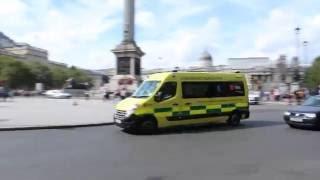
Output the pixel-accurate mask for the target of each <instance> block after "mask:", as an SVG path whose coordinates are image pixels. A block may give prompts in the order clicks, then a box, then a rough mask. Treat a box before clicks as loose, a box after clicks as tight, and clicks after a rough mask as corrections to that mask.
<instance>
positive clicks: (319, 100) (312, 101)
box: [302, 97, 320, 107]
mask: <svg viewBox="0 0 320 180" xmlns="http://www.w3.org/2000/svg"><path fill="white" fill-rule="evenodd" d="M302 105H303V106H317V107H320V97H310V98H308V99H307V100H306V101H305V102H304V103H303V104H302Z"/></svg>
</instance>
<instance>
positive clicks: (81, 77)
mask: <svg viewBox="0 0 320 180" xmlns="http://www.w3.org/2000/svg"><path fill="white" fill-rule="evenodd" d="M68 76H69V78H73V79H74V80H75V81H76V82H77V83H84V82H89V83H90V82H91V81H92V79H91V78H90V77H89V76H88V75H87V74H86V73H85V72H84V71H83V70H80V69H78V68H76V67H74V66H72V67H70V69H69V70H68Z"/></svg>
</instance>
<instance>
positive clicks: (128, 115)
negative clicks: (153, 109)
mask: <svg viewBox="0 0 320 180" xmlns="http://www.w3.org/2000/svg"><path fill="white" fill-rule="evenodd" d="M137 108H138V105H136V104H135V105H133V106H132V107H131V108H129V109H128V110H127V111H126V117H127V118H128V117H130V116H131V115H132V114H134V112H135V111H136V110H137Z"/></svg>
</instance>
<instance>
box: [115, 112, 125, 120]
mask: <svg viewBox="0 0 320 180" xmlns="http://www.w3.org/2000/svg"><path fill="white" fill-rule="evenodd" d="M114 118H115V119H116V120H120V121H123V120H124V119H125V118H126V111H121V110H117V112H116V114H115V115H114Z"/></svg>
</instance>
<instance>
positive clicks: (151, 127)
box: [138, 119, 158, 134]
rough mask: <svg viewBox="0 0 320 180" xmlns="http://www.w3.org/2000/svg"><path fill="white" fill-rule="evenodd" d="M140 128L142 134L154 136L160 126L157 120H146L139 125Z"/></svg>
mask: <svg viewBox="0 0 320 180" xmlns="http://www.w3.org/2000/svg"><path fill="white" fill-rule="evenodd" d="M138 128H139V131H140V132H142V133H148V134H152V133H155V132H157V130H158V125H157V122H156V120H154V119H145V120H142V121H141V122H140V123H139V126H138Z"/></svg>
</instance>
